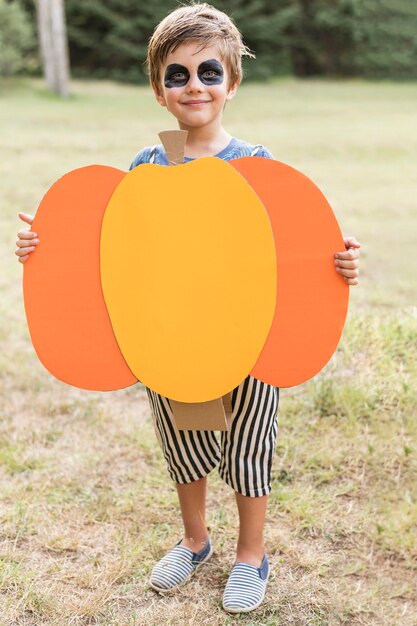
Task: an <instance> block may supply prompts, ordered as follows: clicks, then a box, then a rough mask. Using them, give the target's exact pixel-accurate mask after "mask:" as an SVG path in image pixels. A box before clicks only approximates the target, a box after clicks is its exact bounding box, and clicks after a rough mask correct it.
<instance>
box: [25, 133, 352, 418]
mask: <svg viewBox="0 0 417 626" xmlns="http://www.w3.org/2000/svg"><path fill="white" fill-rule="evenodd" d="M160 136H161V139H162V141H163V142H164V145H165V148H166V152H167V155H168V159H169V161H170V164H175V163H181V162H182V160H183V154H184V145H185V137H186V133H185V132H184V131H169V132H168V135H167V133H164V134H163V133H161V135H160ZM169 140H171V143H167V142H169ZM68 216H70V219H71V224H72V232H73V236H72V237H71V238H70V240H69V241H68V242H64V243H62V237H61V236H60V235H61V232H62V231H63V230H64V228H63V225H64V223H65V224H67V223H68V220H69V217H68ZM33 229H34V230H36V232H37V233H38V235H39V237H40V238H42V246H39V249H38V250H37V251H36V254H34V255H31V257H30V259H29V260H28V262H27V263H25V265H24V297H25V309H26V315H27V320H28V325H29V329H30V334H31V337H32V341H33V344H34V346H35V349H36V352H37V354H38V356H39V358H40V360H41V361H42V363H43V364H44V365H45V367H46V368H47V369H48V370H49V371H50V372H51V373H52V374H53V375H54V376H56V377H57V378H59V379H60V380H63V381H64V382H67V383H69V384H72V385H75V386H77V387H81V388H85V389H95V390H103V391H105V390H110V389H119V388H122V387H126V386H129V385H132V384H134V383H135V382H137V380H140V381H141V382H143V383H144V384H145V385H146V386H148V387H149V388H151V389H153V390H154V391H156V392H157V393H159V394H161V395H164V396H166V397H168V398H170V400H172V406H173V408H174V412H175V417H176V421H177V426H178V427H179V428H191V429H196V430H198V429H199V430H207V429H210V430H211V429H225V428H226V427H227V426H226V419H225V418H226V417H227V416H229V417H230V412H231V407H230V394H229V392H231V390H232V389H233V388H234V387H236V386H237V385H239V384H240V382H242V380H243V379H244V378H246V376H247V375H249V374H251V375H252V376H255V377H256V378H258V379H259V380H262V381H263V382H266V383H268V384H271V385H275V386H278V387H289V386H293V385H297V384H300V383H302V382H304V381H305V380H308V379H309V378H311V377H312V376H314V375H315V374H316V373H317V372H319V371H320V369H322V367H323V366H324V365H325V364H326V363H327V361H328V360H329V359H330V357H331V356H332V354H333V352H334V351H335V349H336V347H337V344H338V341H339V339H340V336H341V333H342V330H343V325H344V321H345V318H346V313H347V305H348V294H349V288H348V286H347V284H346V283H345V282H344V281H343V280H342V279H341V277H340V276H339V275H338V274H337V272H335V270H334V264H333V256H334V252H335V251H336V250H338V249H343V248H344V242H343V237H342V235H341V232H340V229H339V226H338V224H337V221H336V218H335V216H334V214H333V212H332V209H331V207H330V205H329V204H328V202H327V201H326V199H325V198H324V196H323V194H322V193H321V192H320V190H319V189H318V188H317V187H316V186H315V185H314V183H313V182H312V181H311V180H309V179H308V178H307V177H306V176H304V175H303V174H301V173H300V172H298V171H297V170H295V169H293V168H291V167H289V166H288V165H285V164H283V163H280V162H278V161H275V160H271V159H265V158H262V157H256V156H254V157H242V158H239V159H235V160H232V161H229V162H224V161H222V160H221V159H218V158H216V157H204V158H201V159H197V160H195V161H191V162H189V163H185V164H184V163H182V164H180V165H175V167H172V168H171V167H168V168H167V167H165V166H159V165H153V164H143V165H139V166H138V167H136V168H135V169H133V170H132V171H131V172H129V173H127V174H126V173H124V172H121V171H120V170H116V169H114V168H109V167H105V166H89V167H85V168H80V169H78V170H74V171H73V172H70V173H69V174H67V175H66V176H64V177H63V178H61V179H60V180H59V181H57V183H55V185H53V186H52V187H51V189H50V190H49V191H48V192H47V194H46V195H45V197H44V199H43V200H42V202H41V204H40V206H39V209H38V212H37V214H36V217H35V220H34V223H33ZM58 241H59V244H57V242H58ZM312 242H314V243H312ZM222 396H223V399H222ZM195 403H196V404H195ZM192 406H194V410H193V409H192ZM210 416H211V417H210ZM216 416H217V417H216Z"/></svg>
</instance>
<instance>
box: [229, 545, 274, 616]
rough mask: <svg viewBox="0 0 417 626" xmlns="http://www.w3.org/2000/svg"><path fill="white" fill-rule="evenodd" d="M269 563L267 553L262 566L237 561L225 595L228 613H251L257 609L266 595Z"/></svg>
mask: <svg viewBox="0 0 417 626" xmlns="http://www.w3.org/2000/svg"><path fill="white" fill-rule="evenodd" d="M268 577H269V563H268V558H267V556H266V554H265V556H264V558H263V559H262V563H261V566H260V567H256V566H255V565H250V564H249V563H235V564H234V565H233V568H232V571H231V574H230V576H229V580H228V581H227V584H226V588H225V590H224V595H223V608H224V610H225V611H227V612H228V613H249V611H253V610H254V609H257V608H258V606H259V605H260V604H261V603H262V600H263V599H264V597H265V591H266V585H267V583H268Z"/></svg>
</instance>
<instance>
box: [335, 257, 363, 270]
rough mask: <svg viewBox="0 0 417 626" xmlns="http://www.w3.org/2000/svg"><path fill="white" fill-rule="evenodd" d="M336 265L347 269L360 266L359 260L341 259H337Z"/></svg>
mask: <svg viewBox="0 0 417 626" xmlns="http://www.w3.org/2000/svg"><path fill="white" fill-rule="evenodd" d="M334 263H335V265H336V267H346V268H347V269H350V270H353V269H355V268H356V267H358V260H357V259H356V260H353V261H343V260H341V259H335V262H334Z"/></svg>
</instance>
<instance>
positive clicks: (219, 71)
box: [197, 59, 224, 85]
mask: <svg viewBox="0 0 417 626" xmlns="http://www.w3.org/2000/svg"><path fill="white" fill-rule="evenodd" d="M197 75H198V78H199V79H200V80H201V82H202V83H203V84H204V85H221V84H222V82H223V78H224V70H223V66H222V64H221V63H219V61H217V60H216V59H209V60H208V61H204V62H203V63H200V65H199V66H198V70H197Z"/></svg>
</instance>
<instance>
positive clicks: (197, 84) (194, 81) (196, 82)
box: [187, 74, 203, 91]
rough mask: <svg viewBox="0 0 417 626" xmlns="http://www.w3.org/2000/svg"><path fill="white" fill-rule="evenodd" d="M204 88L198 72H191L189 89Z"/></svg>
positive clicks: (199, 89)
mask: <svg viewBox="0 0 417 626" xmlns="http://www.w3.org/2000/svg"><path fill="white" fill-rule="evenodd" d="M202 88H203V83H202V82H201V80H200V79H199V77H198V75H197V74H191V76H190V79H189V81H188V83H187V91H201V90H202Z"/></svg>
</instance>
